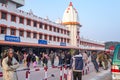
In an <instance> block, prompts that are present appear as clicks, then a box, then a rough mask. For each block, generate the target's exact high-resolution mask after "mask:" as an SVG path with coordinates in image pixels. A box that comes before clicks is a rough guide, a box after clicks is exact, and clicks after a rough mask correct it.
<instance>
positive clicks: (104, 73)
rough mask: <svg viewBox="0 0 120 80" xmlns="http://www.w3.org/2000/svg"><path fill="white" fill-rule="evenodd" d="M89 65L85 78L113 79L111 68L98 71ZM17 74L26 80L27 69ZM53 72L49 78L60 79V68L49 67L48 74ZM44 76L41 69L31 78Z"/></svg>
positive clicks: (93, 79) (85, 79) (21, 79)
mask: <svg viewBox="0 0 120 80" xmlns="http://www.w3.org/2000/svg"><path fill="white" fill-rule="evenodd" d="M56 64H57V62H56ZM89 66H90V71H89V72H88V74H85V75H83V80H112V79H111V73H110V70H107V71H105V70H103V69H100V71H101V72H100V73H96V72H95V70H94V66H93V64H92V63H90V65H89ZM17 74H18V79H19V80H25V71H21V72H17ZM51 74H54V75H55V77H54V78H49V79H48V80H59V76H60V69H58V68H55V69H53V68H50V69H48V76H50V75H51ZM43 78H44V70H40V71H38V72H31V75H30V80H41V79H43ZM0 80H2V78H0Z"/></svg>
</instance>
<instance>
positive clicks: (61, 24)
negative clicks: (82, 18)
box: [0, 0, 105, 51]
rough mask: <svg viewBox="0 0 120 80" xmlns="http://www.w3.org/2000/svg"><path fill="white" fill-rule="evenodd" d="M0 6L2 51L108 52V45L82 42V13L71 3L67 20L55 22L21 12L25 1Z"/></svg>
mask: <svg viewBox="0 0 120 80" xmlns="http://www.w3.org/2000/svg"><path fill="white" fill-rule="evenodd" d="M4 1H5V0H4ZM4 1H2V2H0V51H2V50H4V48H5V47H7V46H12V47H14V48H15V49H23V48H28V49H33V48H34V49H37V50H36V51H39V49H40V48H42V49H56V50H57V49H81V50H82V49H85V50H104V48H105V45H104V43H101V42H95V41H91V40H88V39H83V38H80V28H81V27H82V26H81V24H80V22H79V17H78V12H77V10H76V9H75V8H74V7H73V4H72V2H70V4H69V6H68V8H66V10H65V12H64V14H63V19H62V20H61V21H58V22H57V23H56V22H53V21H50V20H49V19H45V18H41V17H38V16H36V15H34V13H33V12H32V11H30V12H25V11H23V10H20V9H18V8H19V7H21V6H24V0H18V1H16V0H8V1H5V2H4Z"/></svg>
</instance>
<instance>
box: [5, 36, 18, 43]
mask: <svg viewBox="0 0 120 80" xmlns="http://www.w3.org/2000/svg"><path fill="white" fill-rule="evenodd" d="M5 41H10V42H20V37H16V36H9V35H5Z"/></svg>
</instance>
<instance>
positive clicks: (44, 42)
mask: <svg viewBox="0 0 120 80" xmlns="http://www.w3.org/2000/svg"><path fill="white" fill-rule="evenodd" d="M38 44H48V42H47V40H38Z"/></svg>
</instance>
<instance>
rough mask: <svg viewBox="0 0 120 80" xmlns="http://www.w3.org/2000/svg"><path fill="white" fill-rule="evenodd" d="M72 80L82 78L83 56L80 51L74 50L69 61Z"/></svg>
mask: <svg viewBox="0 0 120 80" xmlns="http://www.w3.org/2000/svg"><path fill="white" fill-rule="evenodd" d="M71 67H72V69H73V80H82V70H83V58H82V55H81V54H80V52H76V53H75V56H73V58H72V61H71Z"/></svg>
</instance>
